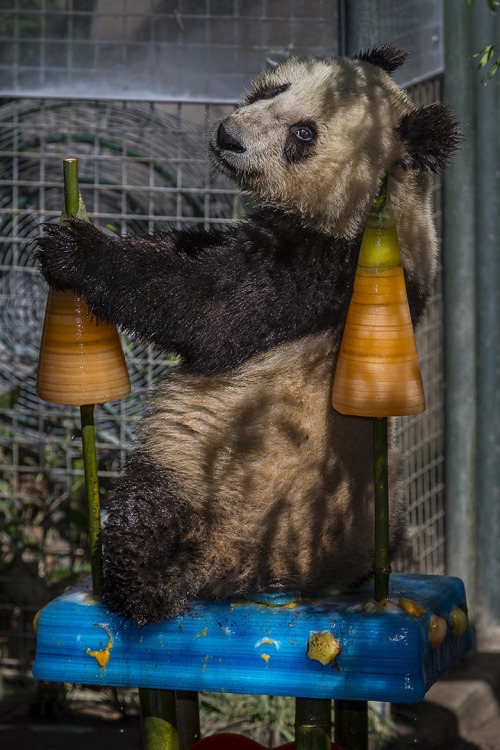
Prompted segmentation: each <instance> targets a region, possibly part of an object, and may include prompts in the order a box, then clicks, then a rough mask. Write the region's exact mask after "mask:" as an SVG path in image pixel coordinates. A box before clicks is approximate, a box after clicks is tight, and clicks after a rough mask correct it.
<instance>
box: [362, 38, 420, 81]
mask: <svg viewBox="0 0 500 750" xmlns="http://www.w3.org/2000/svg"><path fill="white" fill-rule="evenodd" d="M407 57H408V52H405V51H404V50H401V49H398V48H397V47H396V46H395V45H393V44H385V45H383V46H382V47H374V48H373V49H370V50H366V52H360V53H358V54H357V55H354V59H355V60H363V62H368V63H371V64H372V65H376V66H377V67H378V68H382V70H385V72H386V73H389V74H390V73H394V71H395V70H397V69H398V68H401V67H402V66H403V65H404V64H405V61H406V58H407Z"/></svg>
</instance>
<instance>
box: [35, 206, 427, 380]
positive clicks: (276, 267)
mask: <svg viewBox="0 0 500 750" xmlns="http://www.w3.org/2000/svg"><path fill="white" fill-rule="evenodd" d="M360 240H361V238H358V239H356V240H352V241H349V240H345V239H338V238H337V239H336V238H332V237H328V236H326V235H323V234H321V233H319V232H313V231H311V230H309V229H305V228H304V227H302V226H301V225H300V223H299V222H297V221H294V220H293V218H291V217H290V216H287V215H285V214H282V213H280V212H279V211H262V212H260V213H258V214H256V215H255V216H254V217H253V219H252V220H249V221H244V222H241V223H239V224H237V225H235V226H234V227H232V228H231V229H229V230H228V231H225V232H222V231H221V232H214V233H202V232H186V231H184V232H173V233H172V234H158V235H155V236H145V237H139V236H130V237H122V238H118V237H111V236H109V235H107V234H103V233H102V232H100V231H99V230H98V229H96V228H95V227H94V226H92V224H89V223H88V222H84V221H81V220H78V219H71V220H70V221H69V222H68V223H67V224H65V225H63V226H60V225H56V224H51V225H47V226H45V236H44V237H42V238H40V239H39V240H37V243H38V252H37V257H38V259H39V261H40V264H41V270H42V273H43V275H44V277H45V279H46V280H47V281H48V283H49V284H51V285H52V286H54V287H55V288H57V289H66V288H68V289H72V290H73V291H75V292H76V293H77V294H79V295H81V296H83V297H84V298H85V300H86V301H87V304H88V305H89V307H90V308H91V310H92V312H93V313H94V314H95V315H96V317H97V318H99V319H103V320H107V321H109V322H112V323H115V324H116V325H118V326H119V327H121V328H122V329H123V330H125V331H127V332H129V333H132V334H134V335H136V336H138V337H139V338H141V339H142V340H143V341H146V342H151V343H154V344H156V345H157V346H159V347H160V348H162V349H163V350H165V351H170V352H175V353H177V354H180V355H181V357H182V359H183V363H184V366H185V367H186V368H187V369H188V370H190V371H192V372H197V373H202V374H206V375H213V374H215V373H218V372H223V371H226V370H231V369H233V368H234V367H236V366H238V365H239V364H241V363H242V362H244V361H245V360H246V359H248V358H249V357H252V356H253V355H255V354H257V353H258V352H261V351H265V350H266V349H269V348H271V347H273V346H276V344H279V343H282V342H285V341H291V340H293V339H295V338H298V337H300V336H302V335H305V334H311V333H317V332H319V331H322V330H326V329H327V328H330V327H333V328H334V329H336V330H338V332H339V333H340V330H341V329H342V325H340V324H339V321H343V320H345V316H346V314H347V308H348V304H349V300H350V297H351V294H352V283H353V278H354V272H355V266H356V261H357V255H358V250H359V245H360ZM407 286H408V295H409V301H410V306H411V307H412V308H413V313H414V315H415V317H418V316H419V315H420V313H421V312H422V311H423V303H424V301H425V297H426V292H424V290H421V289H420V288H419V286H418V284H415V283H414V282H412V280H411V279H410V280H407ZM413 303H415V304H413ZM339 326H340V328H339ZM221 332H223V333H224V335H221Z"/></svg>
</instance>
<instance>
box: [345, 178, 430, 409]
mask: <svg viewBox="0 0 500 750" xmlns="http://www.w3.org/2000/svg"><path fill="white" fill-rule="evenodd" d="M332 402H333V406H334V408H335V409H336V410H337V411H339V412H341V413H342V414H353V415H354V414H355V415H358V416H365V417H388V416H403V415H408V414H417V413H419V412H421V411H423V410H424V409H425V397H424V390H423V386H422V377H421V374H420V366H419V363H418V356H417V349H416V346H415V337H414V334H413V326H412V323H411V316H410V309H409V306H408V299H407V296H406V287H405V281H404V275H403V268H402V266H401V253H400V249H399V242H398V236H397V232H396V225H395V221H394V214H393V212H392V207H391V203H390V200H389V197H388V196H387V191H386V189H385V186H383V188H382V191H381V194H380V195H379V198H378V199H377V201H376V203H375V205H374V207H373V208H372V210H371V212H370V215H369V218H368V222H367V225H366V228H365V231H364V234H363V239H362V242H361V249H360V253H359V259H358V265H357V269H356V275H355V279H354V291H353V295H352V299H351V303H350V306H349V310H348V313H347V320H346V324H345V328H344V333H343V336H342V342H341V345H340V351H339V357H338V361H337V367H336V371H335V378H334V384H333V397H332Z"/></svg>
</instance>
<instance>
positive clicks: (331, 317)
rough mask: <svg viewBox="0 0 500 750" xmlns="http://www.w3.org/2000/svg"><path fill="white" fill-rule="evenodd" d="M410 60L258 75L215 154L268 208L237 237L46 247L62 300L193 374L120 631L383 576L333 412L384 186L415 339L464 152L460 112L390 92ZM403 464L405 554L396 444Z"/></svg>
mask: <svg viewBox="0 0 500 750" xmlns="http://www.w3.org/2000/svg"><path fill="white" fill-rule="evenodd" d="M403 59H404V54H402V53H400V52H399V51H397V50H394V49H392V48H382V49H379V50H372V51H371V52H368V53H366V54H365V55H363V59H346V60H319V59H308V60H290V61H286V62H285V63H283V64H281V65H279V66H277V67H276V68H275V69H273V70H272V71H270V72H268V73H266V74H264V75H263V76H261V78H260V79H258V81H257V82H256V84H255V86H254V87H253V89H252V91H250V92H249V93H248V94H247V97H246V99H245V100H244V102H243V103H242V104H241V105H240V107H238V108H237V109H236V110H235V112H234V113H233V114H231V115H230V116H229V117H227V118H225V119H224V121H223V126H218V128H216V129H215V130H214V135H213V138H212V140H211V146H210V150H211V154H212V158H213V159H214V161H215V162H216V164H217V166H218V168H220V169H222V170H223V171H225V172H226V173H227V174H229V175H230V176H231V177H232V178H233V179H234V181H235V182H236V183H237V184H239V185H240V186H241V187H242V188H243V189H245V190H248V191H250V192H253V193H255V194H256V195H257V197H258V199H259V202H260V204H261V208H260V209H259V210H258V211H256V212H255V213H254V214H253V215H252V216H251V217H249V218H248V219H247V220H245V221H242V222H240V223H239V224H237V225H235V226H232V227H231V228H229V229H228V230H227V231H225V232H214V233H209V232H185V231H184V232H171V233H168V234H161V235H156V236H147V237H136V236H131V237H125V238H112V237H109V236H106V235H104V234H102V233H100V232H99V231H98V230H97V229H95V228H94V227H92V226H91V225H90V224H85V223H83V222H79V221H76V220H72V221H71V222H70V223H68V224H67V225H65V226H63V227H59V226H50V227H48V228H47V231H46V234H45V236H44V237H43V238H41V239H40V240H39V243H38V244H39V249H38V256H39V258H40V262H41V266H42V271H43V273H44V275H45V278H46V279H47V281H48V282H49V283H51V284H52V285H53V286H55V287H56V288H60V289H65V288H70V289H73V290H74V291H75V292H77V293H78V294H80V295H82V296H83V297H84V298H85V299H86V301H87V303H88V304H89V306H90V308H91V309H92V311H93V312H94V314H95V315H97V316H98V317H99V318H102V319H105V320H109V321H111V322H114V323H116V324H117V325H119V326H120V327H121V328H122V329H123V330H126V331H128V332H130V333H132V334H134V335H136V336H139V337H141V338H142V339H144V340H146V341H151V342H154V343H155V344H156V345H158V346H160V347H162V348H164V349H166V350H169V351H176V352H178V353H179V354H180V355H181V357H182V366H181V368H179V370H178V371H177V372H176V373H175V374H174V375H173V376H172V377H170V378H169V379H168V380H167V381H166V382H165V383H164V384H163V385H161V386H160V387H159V389H158V391H157V393H156V395H155V396H154V397H153V399H152V401H151V404H150V409H149V413H148V416H146V418H145V419H144V420H143V422H142V424H141V436H140V441H139V446H138V448H137V450H136V452H135V453H134V454H133V455H132V456H131V459H130V461H129V463H128V465H127V467H126V468H125V471H124V473H123V476H122V478H121V479H120V480H119V481H118V483H117V485H116V488H115V492H114V497H113V499H112V500H111V503H110V505H109V517H108V521H107V524H106V526H105V529H104V532H103V544H104V582H103V598H104V601H105V602H106V604H107V606H108V607H109V608H110V609H111V610H112V611H114V612H117V613H119V614H122V615H123V616H125V617H127V618H131V619H135V620H136V621H137V622H138V623H139V624H144V623H147V622H157V621H158V620H160V619H163V618H169V617H173V616H175V615H177V614H179V613H181V612H183V611H184V610H185V608H186V607H187V606H188V603H189V601H190V599H192V598H193V597H197V596H207V597H222V596H228V595H237V594H248V593H251V592H253V591H255V590H258V589H269V588H271V589H273V588H274V589H276V588H294V589H295V588H298V589H300V590H301V591H303V592H308V593H314V592H317V591H318V590H320V589H321V588H323V587H325V586H329V585H336V586H340V587H344V586H349V585H352V584H354V583H356V582H358V581H360V580H362V579H363V578H365V577H366V576H367V575H369V573H370V571H371V569H372V559H373V489H372V476H373V456H372V450H373V449H372V423H371V420H367V419H363V418H358V417H344V416H342V415H340V414H338V413H337V412H335V411H334V410H333V409H332V407H331V401H330V398H331V387H332V380H333V373H334V368H335V361H336V356H337V352H338V347H339V343H340V338H341V333H342V328H343V325H344V321H345V316H346V313H347V308H348V304H349V299H350V295H351V291H352V283H353V277H354V271H355V265H356V259H357V253H358V250H359V245H360V240H361V234H362V231H363V226H364V223H365V220H366V216H367V212H368V210H369V208H370V205H371V203H372V202H373V199H374V197H375V195H376V192H377V190H378V186H379V185H380V182H381V180H382V179H383V176H384V174H385V173H386V172H388V173H389V190H390V194H391V199H392V203H393V207H394V211H395V215H396V221H397V225H398V232H399V238H400V243H401V248H402V257H403V265H404V270H405V278H406V282H407V290H408V298H409V303H410V309H411V311H412V315H413V319H414V322H417V320H418V319H419V318H420V316H421V315H422V314H423V312H424V309H425V304H426V301H427V298H428V296H429V293H430V290H431V284H432V279H433V274H434V268H435V234H434V227H433V224H432V217H431V205H430V177H429V174H428V173H429V171H432V170H436V169H438V168H441V167H442V166H443V164H444V162H445V160H446V158H447V156H448V155H449V153H450V152H451V151H452V150H453V148H455V146H456V125H455V123H454V122H453V120H452V118H451V117H450V116H449V113H447V114H446V113H444V112H443V109H442V108H440V107H439V106H438V107H437V108H433V109H431V108H428V109H424V110H415V108H414V107H413V105H412V104H411V102H410V100H409V99H408V97H407V96H406V94H404V93H403V92H401V91H400V89H399V88H398V87H397V86H396V85H395V84H394V83H393V81H392V80H391V78H390V76H389V75H388V74H387V72H386V71H389V72H390V71H392V70H394V69H395V68H396V67H398V65H400V64H401V63H402V61H403ZM434 124H435V134H434V135H433V134H432V133H433V126H434ZM306 128H307V129H308V130H306ZM296 132H299V133H302V134H304V136H307V137H304V138H303V139H302V140H300V141H297V142H294V141H293V138H294V137H295V136H294V133H296ZM436 134H437V135H436ZM309 136H310V137H309ZM391 451H392V457H391V462H390V465H391V478H390V481H391V539H392V541H393V543H395V542H396V541H397V539H398V537H399V536H400V535H401V529H402V515H401V507H400V499H401V491H400V489H401V488H400V484H399V479H398V477H399V463H398V459H397V456H396V453H395V451H394V444H393V440H392V439H391Z"/></svg>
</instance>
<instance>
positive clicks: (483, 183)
mask: <svg viewBox="0 0 500 750" xmlns="http://www.w3.org/2000/svg"><path fill="white" fill-rule="evenodd" d="M472 12H473V48H474V50H476V52H477V51H479V50H481V49H483V48H484V47H486V45H488V44H496V45H497V51H499V50H500V12H499V11H498V10H497V12H496V13H492V12H491V10H490V9H489V7H488V5H487V3H486V2H482V3H478V2H474V3H473V4H472ZM471 67H473V63H471ZM483 76H484V69H483V70H480V71H477V72H475V75H473V81H474V90H475V92H476V98H475V108H474V112H475V122H474V131H475V139H474V146H475V156H476V163H475V168H476V176H475V183H474V188H475V195H476V216H477V222H476V274H477V276H476V278H477V296H476V299H477V328H476V339H477V506H478V539H477V544H476V547H475V549H476V553H477V560H478V581H477V584H478V600H479V601H478V603H479V605H480V620H479V623H478V624H479V638H480V639H481V637H482V636H483V635H484V637H486V638H487V637H488V635H489V632H490V631H496V633H498V632H500V578H499V576H498V570H499V569H500V546H499V544H498V540H499V538H500V461H499V458H500V419H499V416H500V389H499V387H498V386H499V383H500V253H499V242H500V218H499V215H500V141H499V138H498V123H499V121H500V71H498V72H497V73H496V74H495V75H494V76H493V77H492V78H491V79H490V81H489V83H488V85H487V86H484V85H483V84H482V83H481V78H482V77H483Z"/></svg>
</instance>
